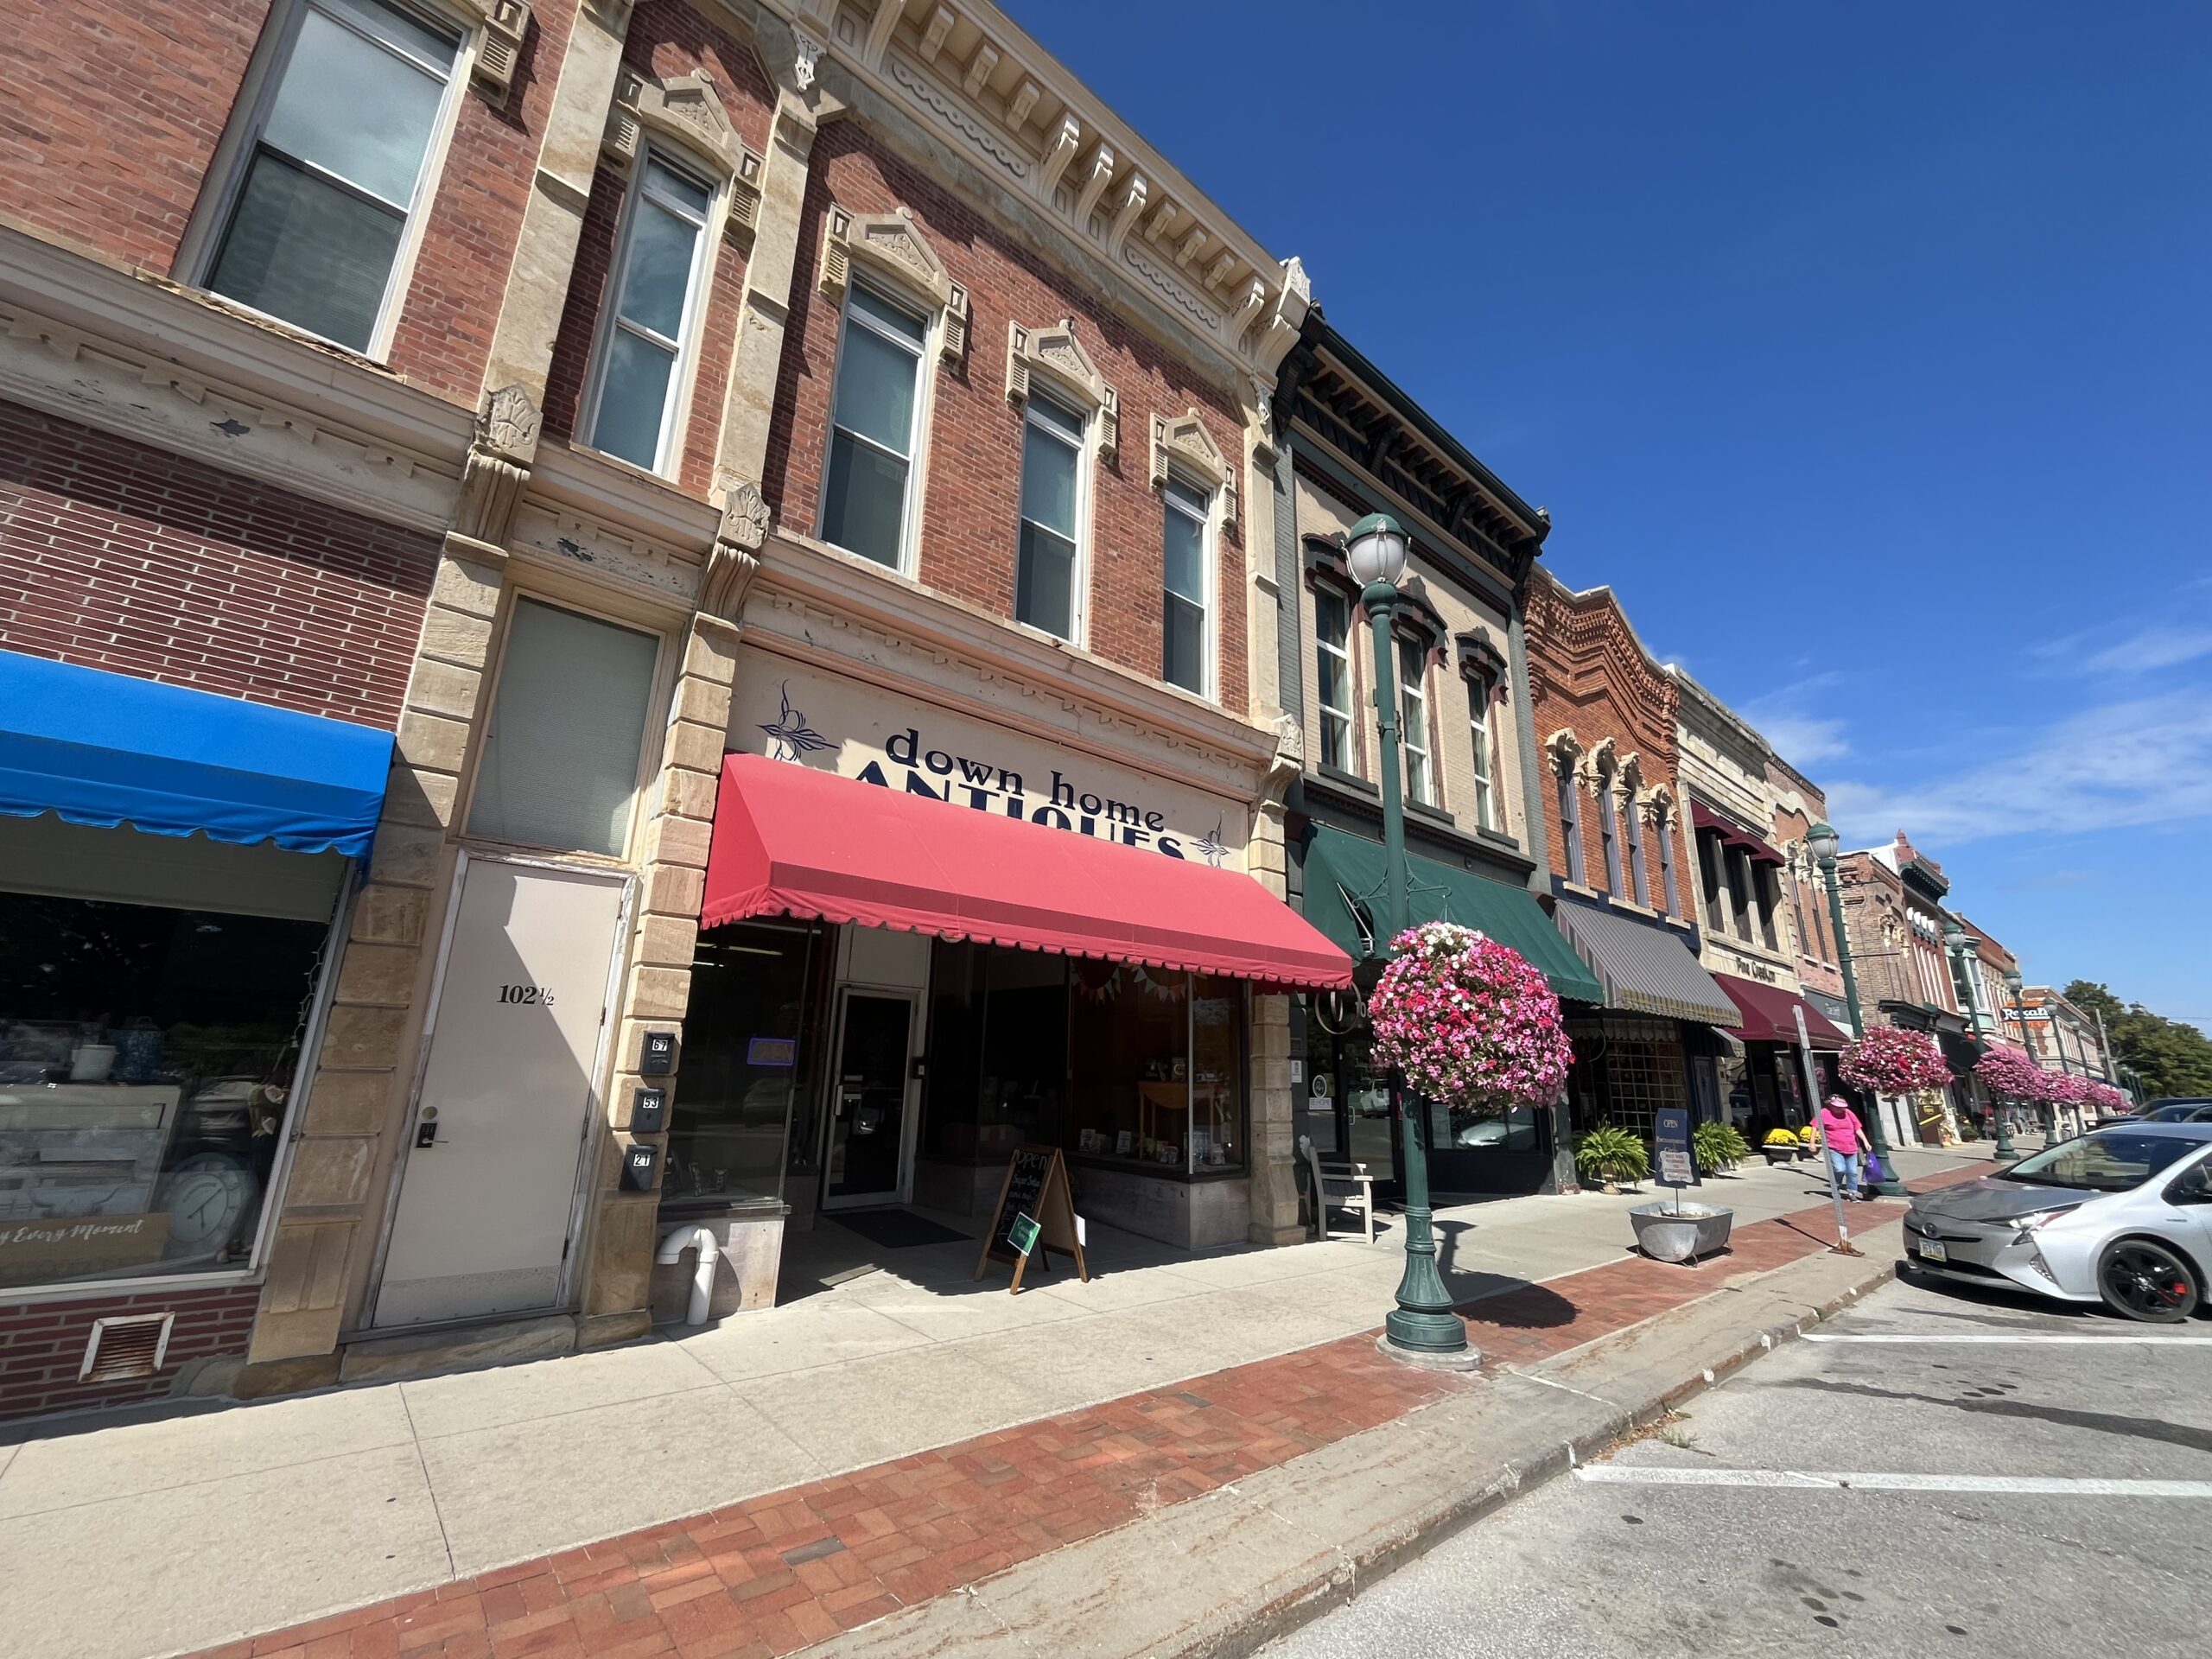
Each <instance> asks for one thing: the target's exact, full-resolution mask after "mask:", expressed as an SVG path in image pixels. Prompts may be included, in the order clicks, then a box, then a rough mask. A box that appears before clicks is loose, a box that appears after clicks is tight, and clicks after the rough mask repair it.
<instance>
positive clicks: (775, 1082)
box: [661, 924, 819, 1209]
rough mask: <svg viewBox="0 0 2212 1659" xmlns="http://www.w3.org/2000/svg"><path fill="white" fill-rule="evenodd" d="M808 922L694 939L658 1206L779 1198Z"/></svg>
mask: <svg viewBox="0 0 2212 1659" xmlns="http://www.w3.org/2000/svg"><path fill="white" fill-rule="evenodd" d="M818 950H819V945H818V943H817V934H816V933H815V932H814V931H813V930H811V929H808V928H803V927H777V926H772V925H760V924H745V925H738V926H734V927H718V928H715V929H714V930H713V931H710V932H707V933H702V934H701V935H700V936H699V943H698V944H697V946H696V948H695V950H694V951H693V953H692V957H691V1001H690V1008H689V1010H688V1011H687V1013H686V1014H685V1016H684V1022H683V1030H684V1052H683V1072H682V1075H681V1077H679V1079H678V1081H677V1087H676V1089H675V1090H674V1091H673V1098H672V1100H671V1106H670V1111H669V1135H668V1172H667V1173H666V1175H665V1176H664V1178H663V1179H662V1183H661V1203H662V1205H663V1206H664V1207H665V1208H671V1209H674V1208H683V1207H688V1206H693V1205H697V1206H701V1207H707V1208H724V1207H728V1206H729V1205H741V1204H754V1203H770V1204H772V1203H775V1202H777V1201H778V1200H779V1199H780V1198H782V1197H783V1172H784V1147H785V1138H786V1136H787V1135H789V1133H790V1128H791V1108H792V1106H793V1104H794V1103H796V1102H797V1101H798V1099H799V1098H800V1097H801V1096H802V1093H803V1091H804V1090H805V1089H806V1087H807V1083H808V1066H807V1062H808V1061H809V1060H810V1058H812V1056H811V1055H810V1053H809V1052H808V1044H807V1041H806V1038H807V1014H808V1007H807V989H808V986H809V983H810V980H811V978H812V974H811V968H812V965H813V962H814V958H815V956H816V954H817V951H818Z"/></svg>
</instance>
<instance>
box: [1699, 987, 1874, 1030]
mask: <svg viewBox="0 0 2212 1659" xmlns="http://www.w3.org/2000/svg"><path fill="white" fill-rule="evenodd" d="M1713 978H1714V979H1715V980H1717V981H1718V982H1719V985H1720V988H1721V989H1722V990H1724V991H1726V992H1727V993H1728V1000H1729V1001H1731V1002H1733V1003H1734V1004H1735V1005H1736V1007H1737V1008H1738V1011H1739V1012H1741V1014H1743V1016H1744V1022H1743V1024H1742V1026H1741V1027H1739V1028H1738V1030H1737V1032H1736V1033H1735V1034H1736V1035H1737V1036H1738V1037H1739V1038H1741V1039H1743V1040H1744V1041H1745V1042H1747V1043H1787V1044H1789V1046H1790V1047H1792V1048H1795V1047H1796V1046H1797V1015H1796V1010H1797V1009H1799V1008H1802V1009H1804V1010H1805V1034H1806V1035H1807V1036H1808V1037H1809V1038H1811V1039H1812V1040H1813V1046H1814V1047H1815V1048H1841V1047H1842V1046H1844V1044H1846V1043H1847V1042H1848V1041H1850V1039H1849V1038H1847V1037H1846V1036H1845V1035H1844V1034H1843V1033H1842V1031H1841V1030H1840V1029H1839V1028H1838V1027H1837V1026H1836V1023H1835V1021H1834V1020H1831V1019H1829V1018H1828V1017H1827V1015H1826V1014H1822V1013H1821V1011H1820V1010H1819V1009H1818V1008H1816V1007H1814V1006H1813V1005H1812V1004H1811V1003H1809V1002H1808V1001H1805V999H1804V998H1803V997H1802V996H1800V995H1797V993H1796V992H1795V991H1786V990H1784V989H1783V988H1782V987H1781V986H1779V985H1762V984H1760V983H1759V982H1758V981H1757V980H1755V979H1738V978H1737V977H1736V976H1734V975H1733V974H1715V975H1714V976H1713Z"/></svg>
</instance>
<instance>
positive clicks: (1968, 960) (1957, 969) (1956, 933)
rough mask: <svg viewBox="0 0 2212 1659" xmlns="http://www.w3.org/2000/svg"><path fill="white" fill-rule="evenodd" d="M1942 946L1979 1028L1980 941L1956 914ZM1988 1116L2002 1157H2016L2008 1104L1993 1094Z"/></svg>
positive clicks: (1947, 921) (1945, 926)
mask: <svg viewBox="0 0 2212 1659" xmlns="http://www.w3.org/2000/svg"><path fill="white" fill-rule="evenodd" d="M1943 948H1944V950H1948V952H1950V956H1951V971H1952V973H1953V974H1955V976H1957V978H1958V982H1959V988H1960V990H1961V991H1962V992H1964V993H1965V995H1966V999H1967V1011H1968V1012H1969V1013H1972V1014H1974V1016H1975V1019H1974V1024H1975V1026H1976V1027H1979V1026H1980V1024H1981V1020H1980V1012H1981V1009H1980V1002H1979V1001H1978V1000H1977V999H1976V998H1975V996H1974V968H1973V965H1972V964H1973V962H1974V957H1976V956H1978V955H1979V954H1980V950H1981V941H1980V939H1977V938H1974V935H1973V934H1971V933H1969V932H1967V930H1966V927H1965V925H1963V924H1962V923H1961V921H1960V920H1959V918H1957V917H1955V916H1951V917H1947V918H1945V919H1944V922H1943ZM1989 1116H1990V1119H1991V1121H1992V1122H1993V1125H1994V1127H1995V1128H1996V1131H1997V1156H1998V1158H1999V1160H2000V1161H2002V1160H2006V1159H2010V1158H2012V1157H2013V1156H2014V1155H2015V1154H2014V1152H2013V1147H2012V1133H2011V1131H2010V1130H2009V1129H2008V1128H2006V1126H2005V1103H2004V1102H2003V1101H2001V1100H1999V1099H1998V1098H1997V1097H1996V1096H1994V1095H1992V1096H1990V1101H1989Z"/></svg>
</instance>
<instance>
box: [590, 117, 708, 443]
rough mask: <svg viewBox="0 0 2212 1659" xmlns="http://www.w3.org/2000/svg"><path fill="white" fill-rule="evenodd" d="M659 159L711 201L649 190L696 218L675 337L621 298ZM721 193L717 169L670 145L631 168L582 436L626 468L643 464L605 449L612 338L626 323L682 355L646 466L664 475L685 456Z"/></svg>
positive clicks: (645, 147)
mask: <svg viewBox="0 0 2212 1659" xmlns="http://www.w3.org/2000/svg"><path fill="white" fill-rule="evenodd" d="M655 162H658V163H659V164H660V165H661V166H662V167H664V168H667V169H668V170H669V171H670V172H671V173H677V174H681V175H683V177H684V178H686V179H689V180H690V181H691V182H692V183H693V184H696V185H697V186H698V187H699V188H701V189H702V190H704V191H705V192H706V193H707V207H706V211H705V212H704V213H695V212H694V211H693V210H692V208H691V207H690V204H689V203H686V202H681V201H675V200H670V199H669V198H668V197H666V196H664V195H662V194H659V193H658V192H651V193H650V200H651V201H652V205H653V206H655V207H660V208H663V209H664V210H665V211H667V212H669V213H674V214H676V215H677V217H678V218H680V219H685V220H688V221H690V223H691V224H692V226H693V228H694V229H695V230H696V232H697V233H698V234H697V238H696V240H695V241H694V242H693V243H692V245H691V269H690V272H689V273H688V274H687V275H686V276H685V277H684V286H683V316H682V318H681V319H679V320H678V321H677V338H676V339H675V340H664V339H662V337H661V336H660V335H658V334H654V333H653V332H652V330H651V329H649V328H645V327H639V325H638V324H636V323H633V322H628V321H625V320H624V319H623V316H622V300H623V296H624V294H625V293H626V291H627V289H628V288H629V286H630V243H631V238H632V236H633V235H634V234H635V233H636V231H637V227H638V216H639V213H640V212H642V211H643V208H642V206H641V204H643V203H644V202H645V200H648V197H649V190H648V186H647V183H646V176H647V175H648V174H649V173H650V172H651V171H652V165H653V163H655ZM722 196H723V181H722V178H721V175H719V174H718V173H715V172H714V171H712V170H710V169H709V168H703V167H700V166H698V165H696V163H694V162H690V161H689V160H688V159H686V158H685V157H684V156H683V155H682V154H681V153H680V152H677V151H675V150H671V149H669V148H668V147H667V146H666V145H664V144H660V143H654V142H652V141H650V140H649V141H647V142H646V143H643V144H640V145H639V155H638V159H637V160H636V162H634V163H632V166H631V168H630V181H629V183H628V185H627V186H626V188H625V190H624V193H623V198H622V231H621V234H620V236H619V237H618V238H616V239H615V245H614V261H613V266H612V270H613V275H614V282H613V284H612V285H611V286H610V287H609V289H608V290H607V296H606V299H605V300H604V302H602V304H601V310H600V318H599V339H598V340H596V341H594V344H593V346H592V362H591V374H590V377H589V378H588V380H587V381H586V382H585V392H584V407H585V408H586V409H587V410H589V411H590V415H589V418H588V420H587V421H586V422H585V423H584V429H585V431H587V432H588V434H589V436H588V438H586V439H585V440H584V442H585V445H586V447H587V448H590V449H591V450H592V451H593V453H594V454H603V455H606V456H607V459H608V460H610V461H620V463H621V464H622V465H623V466H626V467H634V466H637V465H638V464H639V463H638V462H636V461H630V460H628V459H627V458H626V457H625V456H621V455H617V454H612V453H611V452H609V451H607V450H604V449H601V448H600V447H599V416H600V410H601V404H602V402H603V401H604V399H605V397H606V395H607V365H608V363H609V361H610V359H612V358H613V355H614V336H615V334H616V332H617V331H618V330H621V329H627V330H628V331H629V332H630V333H632V334H636V335H637V336H638V337H639V339H641V340H646V341H648V342H649V343H651V344H652V345H655V346H673V347H674V348H675V351H676V361H675V363H674V364H673V365H671V366H670V369H669V372H668V393H667V396H666V397H665V398H664V401H663V404H662V407H661V416H660V442H659V443H658V445H656V446H655V448H654V450H653V459H652V465H651V466H649V467H646V468H645V470H646V471H648V472H651V473H657V474H660V475H661V476H663V477H667V476H670V475H671V474H673V473H674V471H675V469H676V464H677V461H678V460H679V459H680V458H681V457H682V455H683V443H682V442H681V441H680V436H679V435H680V434H681V433H682V431H683V425H684V421H685V417H686V416H687V415H688V413H689V412H690V407H691V383H692V379H693V376H694V374H695V372H696V366H697V359H698V355H699V352H698V343H699V342H698V336H699V319H700V317H701V315H702V314H703V312H704V311H705V309H706V305H705V289H706V288H707V283H706V280H705V278H706V277H707V275H708V273H709V271H710V270H711V269H712V250H713V247H714V242H715V227H716V226H717V225H718V223H719V222H720V220H721V209H722V206H723V202H722Z"/></svg>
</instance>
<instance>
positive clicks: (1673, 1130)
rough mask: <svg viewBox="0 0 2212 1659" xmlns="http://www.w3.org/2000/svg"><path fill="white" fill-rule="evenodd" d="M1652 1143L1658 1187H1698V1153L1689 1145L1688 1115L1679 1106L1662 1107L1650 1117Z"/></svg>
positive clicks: (1700, 1179) (1653, 1178)
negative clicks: (1656, 1166)
mask: <svg viewBox="0 0 2212 1659" xmlns="http://www.w3.org/2000/svg"><path fill="white" fill-rule="evenodd" d="M1651 1125H1652V1140H1653V1142H1654V1148H1655V1150H1656V1153H1657V1154H1658V1159H1657V1161H1658V1168H1657V1169H1656V1171H1655V1172H1654V1173H1653V1174H1652V1177H1651V1179H1652V1180H1653V1182H1654V1183H1655V1184H1656V1185H1660V1186H1675V1187H1681V1186H1701V1185H1704V1178H1703V1177H1702V1176H1700V1174H1699V1173H1697V1153H1696V1150H1695V1149H1694V1147H1693V1146H1692V1145H1691V1143H1690V1115H1689V1111H1688V1109H1687V1108H1685V1107H1681V1106H1662V1107H1661V1108H1660V1109H1659V1110H1658V1111H1657V1112H1656V1113H1654V1114H1653V1115H1652V1120H1651Z"/></svg>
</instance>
